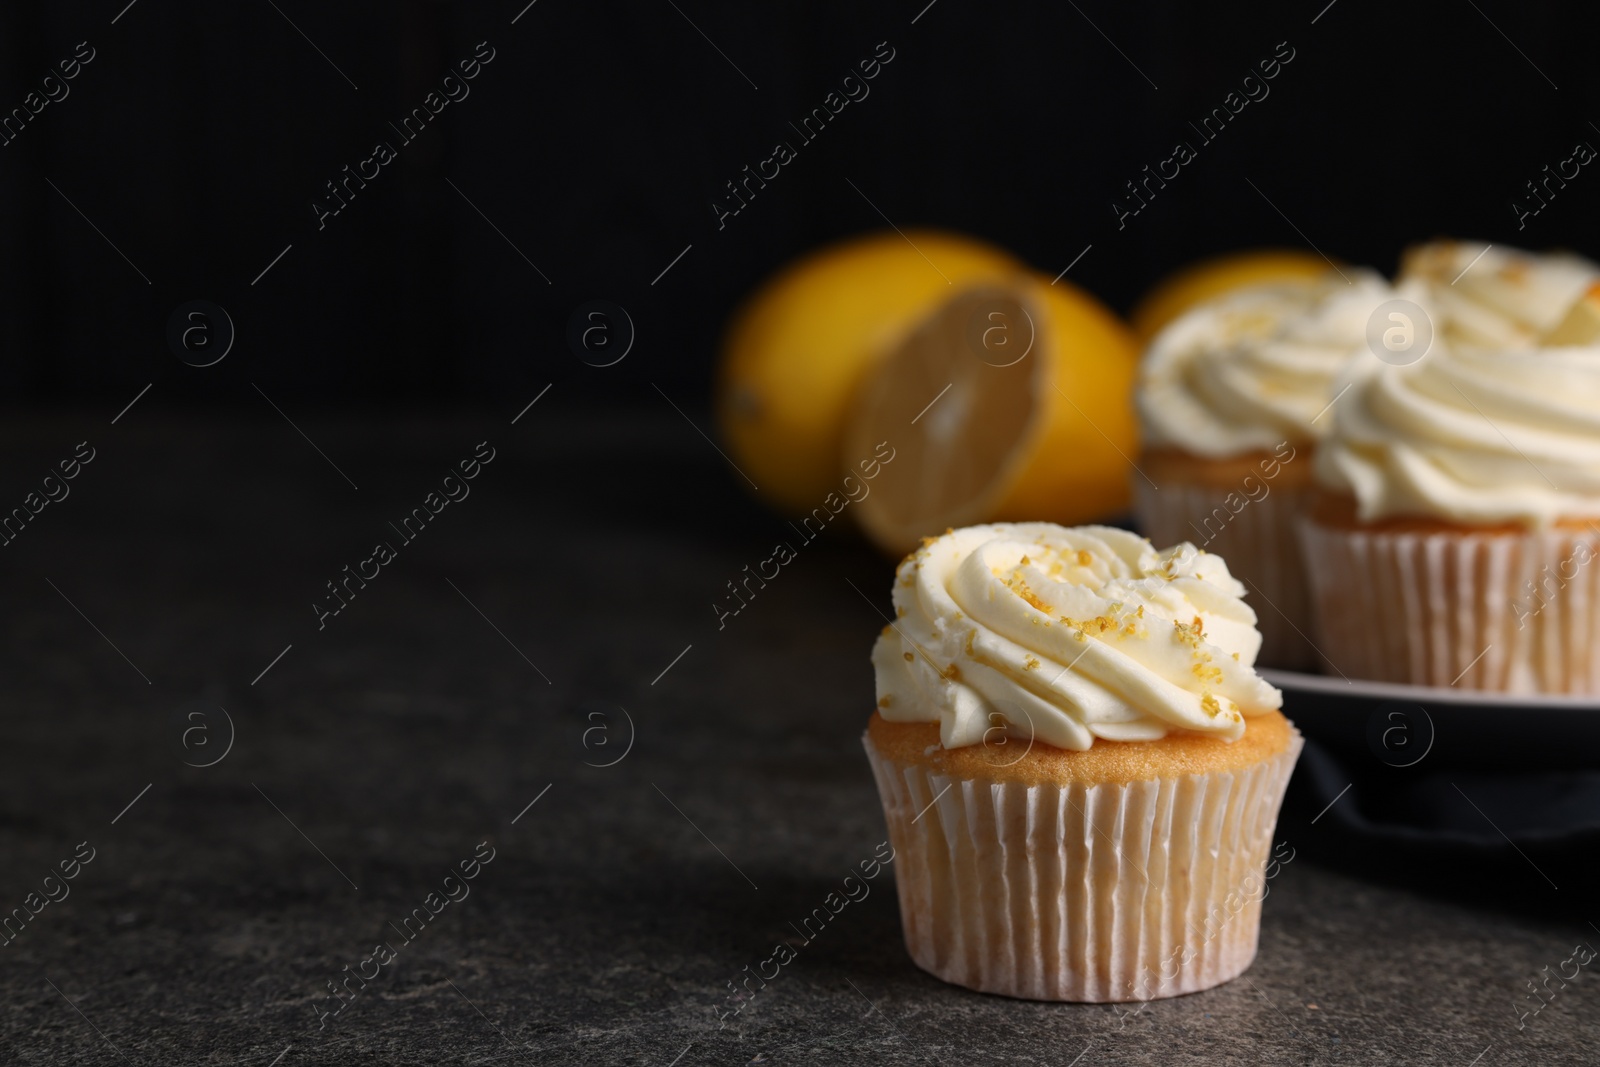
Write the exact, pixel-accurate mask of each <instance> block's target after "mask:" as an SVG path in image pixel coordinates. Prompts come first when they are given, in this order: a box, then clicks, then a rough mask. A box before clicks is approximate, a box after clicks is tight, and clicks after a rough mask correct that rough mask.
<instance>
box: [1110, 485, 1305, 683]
mask: <svg viewBox="0 0 1600 1067" xmlns="http://www.w3.org/2000/svg"><path fill="white" fill-rule="evenodd" d="M1309 492H1310V491H1309V490H1307V489H1304V488H1300V487H1296V486H1287V485H1275V486H1272V488H1271V491H1270V492H1268V494H1267V495H1266V496H1264V497H1261V498H1260V499H1259V500H1250V499H1249V498H1248V497H1247V496H1246V495H1245V494H1244V492H1243V490H1242V489H1239V488H1233V489H1220V488H1216V487H1213V486H1207V485H1184V484H1178V483H1175V482H1173V481H1172V480H1171V479H1170V478H1163V479H1162V486H1161V488H1160V489H1156V488H1155V487H1154V486H1152V485H1150V484H1148V483H1147V482H1144V481H1142V480H1140V479H1135V482H1134V494H1135V496H1134V500H1135V506H1136V508H1137V509H1138V516H1139V526H1140V528H1141V532H1142V533H1143V534H1144V535H1145V536H1146V537H1148V538H1149V539H1150V540H1151V541H1152V542H1153V543H1154V544H1155V546H1156V547H1157V548H1167V547H1169V546H1171V545H1175V544H1178V543H1179V542H1181V541H1188V542H1189V543H1191V544H1193V545H1194V546H1195V547H1197V548H1203V549H1205V550H1206V551H1207V552H1211V553H1215V554H1216V555H1219V556H1221V557H1222V558H1223V559H1225V560H1226V561H1227V563H1228V571H1229V572H1230V573H1231V574H1232V575H1233V576H1234V577H1235V578H1238V579H1239V580H1240V581H1241V582H1244V583H1245V590H1246V594H1247V595H1246V597H1245V599H1246V601H1247V602H1248V603H1249V604H1250V606H1251V607H1253V608H1254V609H1255V612H1256V627H1257V628H1258V629H1259V630H1260V631H1261V654H1260V655H1259V656H1257V657H1256V659H1257V662H1259V663H1260V664H1261V665H1262V666H1266V667H1284V668H1302V667H1311V666H1314V665H1315V664H1316V662H1317V655H1316V651H1315V649H1314V647H1313V645H1312V640H1313V639H1312V638H1310V636H1309V635H1310V634H1311V630H1312V611H1311V595H1310V592H1309V590H1308V588H1307V581H1306V574H1305V566H1304V564H1303V563H1302V562H1301V556H1300V542H1299V540H1298V538H1297V536H1296V532H1295V520H1296V518H1297V517H1298V516H1299V515H1300V513H1301V512H1302V511H1303V510H1304V509H1305V506H1306V501H1307V498H1308V496H1309ZM1230 496H1231V497H1233V499H1234V502H1235V503H1237V502H1239V501H1245V504H1244V507H1242V508H1240V510H1239V511H1238V512H1233V511H1231V510H1230V509H1229V508H1228V506H1227V500H1228V498H1229V497H1230Z"/></svg>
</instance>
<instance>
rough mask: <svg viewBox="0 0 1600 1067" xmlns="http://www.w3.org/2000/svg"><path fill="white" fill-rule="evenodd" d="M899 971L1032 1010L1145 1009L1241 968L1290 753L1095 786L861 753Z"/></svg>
mask: <svg viewBox="0 0 1600 1067" xmlns="http://www.w3.org/2000/svg"><path fill="white" fill-rule="evenodd" d="M865 743H866V749H867V757H868V759H870V760H871V762H872V771H873V775H874V776H875V777H876V778H877V781H878V790H879V793H880V795H881V796H882V799H883V809H884V817H885V818H886V820H887V821H888V824H889V841H890V843H891V844H892V845H893V847H894V850H895V861H894V867H895V882H896V885H897V886H898V890H899V894H900V918H901V925H902V927H903V928H904V931H905V938H906V948H907V949H908V950H909V951H910V953H911V958H912V959H913V960H914V961H915V962H916V964H917V966H919V967H921V968H922V969H923V970H925V971H927V972H928V973H930V974H932V975H935V976H936V977H938V978H942V979H943V980H945V981H946V982H952V983H954V984H956V985H961V986H966V987H967V988H969V989H976V990H979V991H981V992H985V993H999V994H1002V995H1004V996H1010V997H1024V998H1028V999H1032V1000H1067V1001H1089V1002H1096V1003H1104V1002H1113V1001H1129V1000H1151V999H1155V998H1157V997H1172V996H1177V995H1179V994H1182V993H1192V992H1195V991H1197V990H1201V989H1209V988H1210V987H1212V986H1214V985H1217V984H1219V983H1221V982H1226V981H1227V980H1228V979H1230V978H1233V977H1235V976H1236V975H1238V974H1240V973H1241V972H1242V971H1243V970H1244V969H1245V968H1246V967H1248V966H1249V965H1250V961H1251V960H1253V959H1254V958H1255V954H1256V938H1257V935H1258V933H1259V930H1260V923H1261V900H1262V898H1263V897H1264V896H1265V893H1266V890H1265V882H1264V880H1263V870H1264V868H1265V865H1266V861H1267V855H1268V852H1269V850H1270V849H1271V845H1272V831H1273V827H1274V826H1275V825H1276V823H1277V818H1278V806H1279V804H1280V803H1281V802H1282V800H1283V793H1284V790H1285V788H1287V786H1288V782H1289V775H1290V773H1291V772H1292V771H1293V770H1294V762H1295V758H1296V757H1297V756H1298V755H1299V752H1300V747H1301V745H1302V743H1303V742H1302V740H1301V737H1300V734H1299V733H1298V731H1297V732H1295V734H1294V737H1293V740H1292V742H1291V744H1290V747H1289V748H1288V749H1287V750H1286V751H1284V752H1283V753H1280V754H1279V755H1278V756H1276V757H1274V758H1272V759H1270V760H1267V761H1264V762H1262V763H1259V764H1256V765H1255V766H1252V767H1249V768H1246V769H1244V770H1239V771H1219V772H1217V773H1213V774H1207V775H1189V776H1186V777H1182V778H1161V779H1157V780H1154V781H1147V782H1130V783H1126V784H1106V785H1095V786H1084V785H1073V786H1058V785H1054V784H1040V785H1023V784H1021V783H1018V782H986V781H961V780H954V779H952V778H950V777H949V776H947V775H944V774H940V773H937V772H934V771H933V770H932V769H930V768H927V767H923V766H918V765H907V764H901V763H897V762H895V761H893V760H890V759H887V758H885V757H883V756H881V755H879V754H878V752H877V751H876V750H875V749H874V748H873V746H872V742H871V739H870V738H868V739H865Z"/></svg>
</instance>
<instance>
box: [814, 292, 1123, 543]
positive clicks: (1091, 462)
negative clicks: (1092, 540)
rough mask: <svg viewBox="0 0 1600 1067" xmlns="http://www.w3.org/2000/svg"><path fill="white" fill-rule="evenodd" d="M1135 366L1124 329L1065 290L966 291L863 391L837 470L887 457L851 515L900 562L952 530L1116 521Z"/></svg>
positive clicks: (1094, 303)
mask: <svg viewBox="0 0 1600 1067" xmlns="http://www.w3.org/2000/svg"><path fill="white" fill-rule="evenodd" d="M1137 359H1138V348H1137V345H1136V343H1135V341H1134V338H1133V335H1132V334H1131V333H1130V332H1129V330H1128V328H1127V326H1126V325H1124V324H1123V322H1122V321H1121V320H1120V319H1118V318H1117V316H1116V315H1114V314H1113V313H1112V312H1111V311H1110V310H1109V309H1107V308H1106V307H1105V306H1104V305H1103V304H1101V303H1100V302H1099V301H1098V300H1096V299H1095V298H1094V297H1093V296H1090V295H1089V294H1088V293H1086V292H1084V291H1082V290H1080V289H1077V288H1075V287H1072V286H1070V285H1068V284H1066V283H1058V284H1055V285H1052V284H1050V283H1049V282H1047V281H1046V280H1045V279H1043V278H1042V277H1039V276H1037V275H1032V274H1028V275H1021V276H1018V277H1016V278H1015V279H1012V280H1008V281H1004V282H990V283H979V284H975V285H972V286H969V287H967V288H965V289H964V290H962V291H961V292H959V293H958V294H957V295H955V296H953V297H952V298H951V299H949V300H947V301H946V302H944V303H943V304H941V305H940V306H939V307H938V308H937V309H936V310H935V311H933V312H932V313H931V314H930V315H929V316H928V317H927V318H925V319H924V320H923V321H922V322H921V323H920V324H919V325H918V326H917V328H916V329H915V330H914V331H912V332H911V334H910V335H909V336H907V337H906V339H905V340H904V341H903V342H902V343H901V344H899V345H898V346H896V347H895V348H894V350H892V351H891V352H890V353H889V354H888V355H887V356H885V357H884V359H883V360H882V361H881V362H880V363H879V364H878V365H877V366H875V367H874V368H873V369H872V370H870V371H869V372H868V373H867V376H866V379H865V381H864V382H863V384H862V388H861V391H860V393H859V395H858V397H857V399H856V404H855V407H854V409H853V411H852V413H851V416H850V419H849V422H848V424H847V426H846V429H845V435H844V443H843V455H844V457H845V462H846V465H847V470H848V469H849V464H850V463H851V462H852V461H853V460H855V461H860V460H865V459H868V458H871V457H874V456H878V457H879V458H882V456H883V455H885V454H890V455H892V458H891V459H889V460H888V461H887V462H885V463H883V464H882V467H881V469H879V470H878V475H877V478H876V480H875V481H874V482H872V483H871V485H870V486H869V492H868V495H866V496H865V497H864V498H862V499H861V500H860V502H859V503H858V504H857V505H856V507H855V509H854V510H855V512H856V517H857V519H858V521H859V522H860V524H861V526H862V528H863V529H864V530H865V531H866V533H867V535H868V536H869V537H870V538H871V539H872V540H873V541H874V542H876V543H877V544H878V545H879V546H881V547H882V548H884V549H885V550H887V551H889V552H891V553H904V552H908V551H910V550H911V549H912V548H914V547H915V546H916V545H917V543H918V541H919V539H920V538H923V537H928V536H933V535H936V534H939V533H941V532H943V531H944V530H945V529H946V528H947V527H952V526H967V525H971V524H972V523H977V522H988V521H997V520H1005V519H1026V520H1040V521H1053V522H1060V523H1064V524H1076V523H1082V522H1087V521H1090V520H1094V519H1104V518H1110V517H1113V516H1115V515H1117V514H1118V513H1119V512H1121V511H1123V510H1125V509H1126V508H1127V506H1128V477H1129V458H1128V457H1129V456H1131V455H1133V454H1134V452H1135V450H1136V449H1137V447H1138V446H1137V438H1136V427H1135V420H1134V413H1133V403H1132V389H1133V381H1134V376H1135V371H1136V365H1137ZM885 446H886V447H885ZM888 450H892V453H889V452H888ZM851 473H857V472H855V471H851ZM858 476H859V474H858Z"/></svg>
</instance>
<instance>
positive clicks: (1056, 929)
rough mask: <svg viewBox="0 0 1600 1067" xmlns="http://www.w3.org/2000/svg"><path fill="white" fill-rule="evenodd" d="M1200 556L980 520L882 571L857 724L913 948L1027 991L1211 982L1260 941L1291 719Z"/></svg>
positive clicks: (965, 982) (1081, 530)
mask: <svg viewBox="0 0 1600 1067" xmlns="http://www.w3.org/2000/svg"><path fill="white" fill-rule="evenodd" d="M1243 595H1244V589H1243V587H1241V586H1240V585H1239V583H1238V582H1237V581H1235V580H1234V579H1233V577H1232V576H1231V575H1230V574H1229V573H1228V567H1227V565H1226V564H1225V563H1224V562H1223V560H1222V559H1221V558H1220V557H1219V556H1216V555H1213V554H1210V553H1207V552H1204V551H1201V550H1199V549H1196V548H1195V547H1194V546H1192V545H1188V544H1183V545H1179V546H1178V547H1176V548H1172V549H1168V550H1166V551H1164V552H1157V551H1156V550H1155V549H1154V548H1152V547H1151V545H1150V542H1149V541H1147V540H1145V539H1144V538H1141V537H1138V536H1135V535H1134V534H1131V533H1128V532H1127V531H1124V530H1117V529H1112V528H1109V527H1104V526H1084V527H1077V528H1073V529H1067V528H1064V527H1061V526H1056V525H1052V524H1049V523H1016V524H1011V523H996V524H993V525H987V526H972V527H967V528H965V529H961V530H952V531H949V532H947V533H946V534H945V535H944V536H943V537H938V538H929V539H927V540H926V541H925V542H924V544H923V547H922V548H920V549H918V550H917V551H916V552H914V553H913V554H912V555H910V556H908V557H907V558H906V559H905V560H904V561H903V562H902V563H901V565H900V567H899V570H898V571H897V580H896V582H895V587H894V604H895V615H896V617H897V618H896V621H895V622H893V623H892V624H891V625H890V626H888V627H886V628H885V629H884V631H883V634H882V636H880V637H879V639H878V642H877V644H876V645H875V646H874V648H873V652H872V662H873V667H874V670H875V673H876V675H877V693H878V707H877V711H876V712H875V713H874V714H873V716H872V719H871V722H870V723H869V725H868V727H867V732H866V735H865V737H864V738H863V741H864V743H865V745H866V750H867V756H868V759H869V760H870V761H871V763H872V768H873V774H874V776H875V777H876V779H877V783H878V790H879V793H880V795H881V797H882V800H883V808H884V815H885V818H886V820H887V822H888V826H889V838H890V842H891V844H892V845H893V847H894V851H895V856H896V860H895V869H896V872H897V873H896V882H897V886H898V889H899V894H900V916H901V923H902V926H903V928H904V931H905V938H906V947H907V948H908V949H909V951H910V954H911V958H912V959H913V960H914V961H915V962H916V964H917V966H919V967H921V968H922V969H923V970H925V971H928V972H929V973H930V974H933V975H935V976H937V977H939V978H942V979H944V980H945V981H947V982H952V983H955V984H957V985H962V986H966V987H967V988H970V989H976V990H979V991H982V992H986V993H999V994H1004V995H1006V996H1013V997H1026V998H1031V999H1037V1000H1070V1001H1094V1002H1107V1001H1126V1000H1148V999H1151V998H1154V997H1169V996H1176V995H1178V994H1180V993H1189V992H1194V991H1196V990H1200V989H1207V988H1210V987H1211V986H1214V985H1217V984H1219V983H1221V982H1225V981H1227V980H1228V979H1230V978H1233V977H1234V976H1236V975H1238V974H1239V973H1240V972H1242V971H1243V970H1244V969H1245V968H1246V967H1248V966H1249V965H1250V961H1251V960H1252V959H1253V958H1254V957H1255V951H1256V939H1257V935H1258V932H1259V926H1260V909H1261V900H1262V898H1263V897H1264V896H1265V884H1264V879H1263V868H1264V865H1265V863H1266V861H1267V855H1268V850H1269V848H1270V846H1271V840H1272V831H1273V827H1274V825H1275V823H1276V821H1277V813H1278V807H1279V804H1280V802H1281V801H1282V798H1283V792H1284V789H1285V787H1286V785H1287V783H1288V779H1289V774H1290V772H1291V771H1292V770H1293V768H1294V762H1295V758H1296V757H1297V756H1298V754H1299V751H1300V747H1301V743H1302V742H1301V739H1300V735H1299V733H1298V731H1296V730H1295V729H1294V727H1293V726H1292V725H1291V724H1290V723H1289V721H1288V720H1287V719H1285V718H1284V717H1283V716H1282V715H1281V714H1280V713H1279V712H1278V710H1277V709H1278V707H1279V706H1280V704H1281V701H1282V694H1280V693H1279V692H1278V690H1276V689H1274V688H1273V687H1272V686H1271V685H1269V684H1267V682H1265V681H1264V680H1263V679H1262V678H1261V677H1260V676H1259V675H1258V674H1256V672H1255V670H1254V668H1253V666H1252V665H1253V663H1254V661H1255V656H1256V652H1257V650H1258V648H1259V646H1260V643H1261V636H1260V633H1259V632H1258V631H1257V630H1256V627H1255V613H1254V612H1253V611H1251V609H1250V607H1249V606H1248V605H1247V604H1246V603H1245V602H1244V600H1243V599H1242V597H1243Z"/></svg>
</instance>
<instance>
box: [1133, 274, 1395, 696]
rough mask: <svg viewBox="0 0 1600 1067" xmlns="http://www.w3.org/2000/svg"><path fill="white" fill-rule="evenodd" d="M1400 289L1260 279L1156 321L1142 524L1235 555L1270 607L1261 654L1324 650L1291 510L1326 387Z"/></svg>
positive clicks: (1299, 656) (1349, 279)
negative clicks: (1314, 625)
mask: <svg viewBox="0 0 1600 1067" xmlns="http://www.w3.org/2000/svg"><path fill="white" fill-rule="evenodd" d="M1393 296H1394V293H1393V291H1392V290H1390V288H1389V286H1388V285H1387V284H1386V283H1385V282H1384V281H1383V279H1382V278H1381V277H1379V276H1378V275H1377V274H1375V273H1374V272H1372V271H1368V270H1354V269H1352V270H1349V271H1346V272H1344V273H1342V274H1341V273H1337V272H1335V271H1331V270H1330V271H1328V272H1327V273H1325V274H1323V275H1322V276H1320V277H1318V278H1311V279H1295V280H1288V281H1282V282H1273V283H1268V284H1260V285H1253V286H1249V287H1247V288H1243V289H1238V290H1235V291H1234V292H1232V293H1229V294H1227V295H1225V296H1222V297H1219V298H1217V299H1214V300H1211V301H1207V302H1206V303H1203V304H1201V305H1199V306H1197V307H1195V308H1193V309H1191V310H1190V311H1188V312H1187V313H1185V314H1184V315H1182V316H1180V317H1179V318H1177V319H1176V320H1174V321H1173V322H1172V323H1170V324H1169V325H1168V326H1167V327H1166V328H1165V329H1163V330H1162V331H1161V333H1159V334H1157V335H1156V337H1155V339H1154V340H1153V341H1152V342H1151V345H1150V348H1149V351H1148V352H1146V354H1145V357H1144V361H1143V364H1142V366H1141V369H1140V378H1139V385H1138V389H1137V392H1136V401H1137V406H1138V411H1139V420H1140V429H1141V433H1142V438H1143V448H1144V452H1143V456H1142V458H1141V459H1140V461H1139V464H1138V466H1139V471H1138V473H1137V474H1136V475H1135V477H1134V479H1133V485H1134V491H1135V506H1136V508H1137V513H1138V518H1139V524H1140V527H1141V529H1143V531H1144V532H1145V533H1146V534H1147V535H1148V536H1149V537H1150V538H1151V539H1152V540H1153V541H1155V542H1156V543H1157V544H1175V543H1177V542H1179V541H1192V542H1193V543H1194V544H1196V545H1199V546H1200V547H1202V548H1205V549H1207V550H1208V551H1211V552H1216V553H1220V554H1222V555H1223V556H1225V557H1226V558H1227V559H1228V560H1230V561H1231V566H1232V568H1233V571H1234V574H1235V575H1236V576H1237V577H1238V578H1240V579H1242V580H1243V581H1244V583H1245V585H1246V586H1247V587H1248V589H1249V591H1250V597H1251V601H1252V603H1254V604H1255V605H1256V608H1257V613H1258V614H1259V616H1260V627H1261V634H1262V649H1261V661H1262V662H1263V663H1264V664H1267V665H1269V666H1274V667H1291V668H1303V667H1308V666H1311V665H1312V664H1313V663H1315V661H1316V655H1315V650H1314V647H1313V645H1312V639H1311V637H1310V636H1309V634H1310V630H1311V624H1310V615H1311V609H1310V599H1309V594H1308V592H1307V589H1306V581H1305V573H1304V567H1303V565H1302V563H1301V560H1300V548H1299V544H1298V542H1297V541H1296V537H1295V527H1294V521H1295V517H1296V516H1297V515H1298V514H1299V513H1300V512H1301V511H1302V510H1303V509H1304V507H1305V504H1306V500H1307V493H1308V490H1309V486H1310V484H1311V453H1312V452H1313V451H1314V449H1315V445H1316V441H1317V438H1318V437H1319V436H1320V435H1321V434H1322V433H1323V432H1324V431H1326V429H1327V427H1328V425H1329V424H1330V423H1331V422H1332V420H1331V419H1329V418H1327V416H1326V413H1327V411H1328V408H1329V404H1330V402H1331V401H1332V400H1333V390H1332V389H1331V388H1330V386H1331V383H1332V382H1333V380H1334V378H1335V377H1336V376H1337V375H1338V373H1339V371H1340V369H1341V368H1342V367H1343V366H1344V365H1345V363H1346V362H1347V361H1348V360H1349V359H1350V358H1351V356H1352V355H1354V354H1356V353H1358V352H1361V351H1364V350H1365V349H1364V341H1365V336H1366V330H1367V321H1368V319H1369V318H1370V317H1371V315H1372V312H1373V310H1374V309H1376V308H1377V307H1378V305H1380V304H1382V303H1383V302H1384V301H1386V300H1389V299H1391V298H1392V297H1393Z"/></svg>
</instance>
